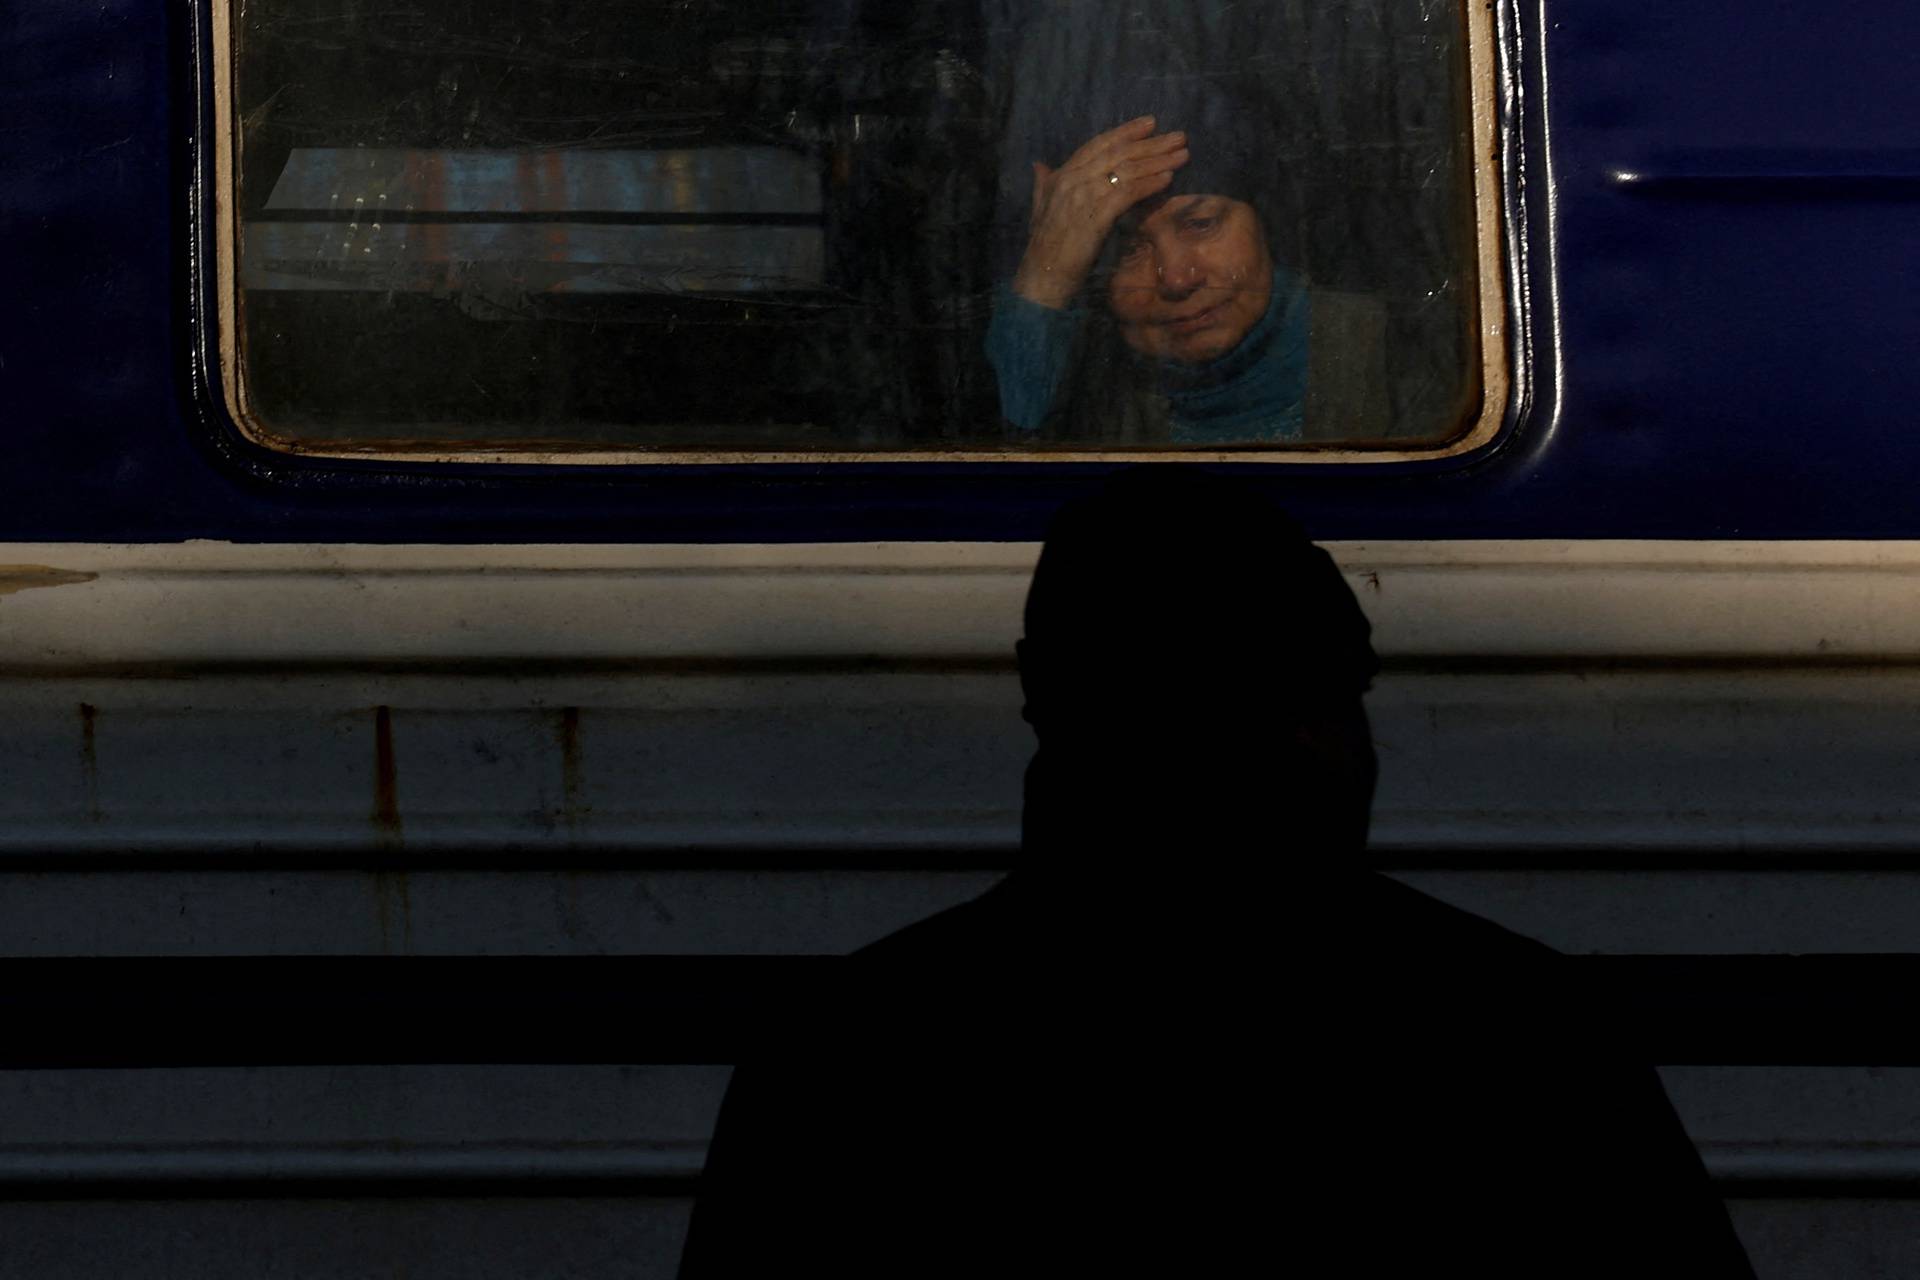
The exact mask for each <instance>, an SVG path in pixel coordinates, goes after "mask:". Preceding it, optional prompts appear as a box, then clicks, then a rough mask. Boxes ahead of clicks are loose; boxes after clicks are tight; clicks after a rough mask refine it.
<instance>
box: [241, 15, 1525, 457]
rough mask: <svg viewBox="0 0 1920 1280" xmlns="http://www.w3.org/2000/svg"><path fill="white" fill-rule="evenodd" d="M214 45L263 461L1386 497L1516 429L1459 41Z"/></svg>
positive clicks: (787, 20)
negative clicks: (1138, 123)
mask: <svg viewBox="0 0 1920 1280" xmlns="http://www.w3.org/2000/svg"><path fill="white" fill-rule="evenodd" d="M216 18H217V19H218V21H217V22H216V37H215V38H216V41H217V52H218V55H219V57H218V65H217V76H216V81H217V84H216V104H217V106H218V108H219V109H220V110H221V111H222V112H223V113H224V115H223V119H224V121H225V123H226V125H227V127H228V131H227V133H226V135H225V136H224V138H223V140H222V150H221V153H220V164H219V181H220V182H221V183H222V184H223V188H224V194H225V196H226V198H225V199H224V200H223V201H222V202H221V212H222V215H223V219H222V226H221V228H220V238H221V254H220V257H221V273H222V275H221V278H222V308H223V316H222V321H223V323H222V334H221V342H222V364H223V370H224V373H225V377H226V387H227V391H228V395H229V399H230V401H231V403H232V406H233V408H234V410H235V415H236V418H237V419H238V420H239V421H240V422H241V423H242V425H243V427H244V428H245V429H246V430H247V431H248V432H249V433H250V434H252V435H253V436H254V437H255V438H256V439H258V440H260V441H262V442H264V443H267V444H270V445H273V446H276V447H280V448H285V449H291V450H295V451H299V452H302V453H310V454H322V455H349V456H365V455H374V456H397V457H412V458H423V459H426V458H449V457H472V458H476V459H506V460H515V459H519V460H527V459H532V460H551V461H620V460H629V459H633V458H635V457H641V458H664V459H687V460H710V459H713V458H716V457H718V458H731V457H774V458H780V457H787V456H796V455H797V456H806V457H840V456H845V457H862V458H864V457H888V456H908V457H929V456H955V457H979V458H989V459H990V458H995V457H1005V456H1007V455H1008V454H1009V453H1013V454H1021V455H1034V456H1039V457H1054V458H1063V459H1064V458H1074V457H1085V456H1088V455H1090V454H1091V455H1101V456H1109V455H1115V454H1119V455H1125V456H1154V455H1168V456H1180V457H1194V458H1200V457H1217V456H1219V455H1221V454H1222V453H1228V454H1232V455H1234V456H1244V457H1271V458H1278V459H1301V458H1353V457H1405V456H1408V455H1432V454H1435V453H1445V452H1457V451H1459V450H1461V449H1464V448H1469V447H1472V446H1473V445H1474V444H1477V443H1479V442H1480V441H1482V440H1484V439H1485V438H1486V437H1487V436H1488V435H1490V434H1491V432H1492V431H1493V430H1494V429H1495V427H1496V426H1497V420H1498V418H1499V415H1500V412H1501V410H1502V408H1503V404H1504V400H1505V388H1506V364H1505V361H1506V351H1505V348H1506V342H1505V339H1504V337H1503V334H1504V325H1503V324H1502V318H1503V312H1504V302H1503V294H1502V289H1501V280H1500V259H1499V235H1498V231H1497V225H1498V201H1497V194H1496V192H1497V175H1496V173H1495V172H1494V161H1493V156H1494V152H1495V145H1494V121H1493V118H1492V105H1491V103H1492V98H1493V94H1492V83H1493V74H1494V72H1493V37H1492V31H1491V22H1492V18H1491V16H1490V14H1489V13H1488V12H1487V8H1486V6H1483V5H1480V4H1470V5H1462V4H1459V3H1453V2H1450V0H1273V2H1271V3H1268V4H1263V5H1248V4H1244V3H1235V2H1232V0H1187V2H1185V3H1182V2H1179V0H1127V2H1124V3H1106V2H1096V0H1053V2H1052V3H1049V4H1044V5H1043V4H1033V3H1030V2H1029V0H924V2H921V3H915V2H914V0H702V3H699V4H691V5H690V4H684V3H678V2H674V0H643V2H636V0H544V2H543V3H540V4H527V3H524V2H523V0H411V2H410V3H406V4H394V3H392V2H391V0H216ZM1142 113H1151V114H1152V115H1153V116H1154V123H1153V124H1152V125H1151V126H1143V127H1142V133H1141V136H1142V137H1146V138H1149V139H1157V138H1160V137H1162V136H1163V135H1165V134H1166V133H1167V132H1169V131H1172V130H1184V131H1185V133H1186V135H1187V141H1186V150H1187V153H1188V156H1189V158H1188V160H1187V161H1186V163H1185V164H1183V165H1180V166H1179V168H1178V169H1177V170H1175V171H1173V178H1172V186H1171V188H1170V189H1169V191H1168V192H1167V193H1166V194H1165V195H1163V196H1160V197H1157V198H1152V199H1148V200H1144V201H1141V202H1139V203H1135V204H1131V205H1127V206H1124V207H1123V208H1122V210H1121V212H1119V213H1118V214H1117V215H1115V214H1114V211H1113V209H1112V207H1111V206H1110V205H1103V206H1102V207H1101V208H1102V211H1101V212H1100V213H1099V214H1097V215H1090V216H1095V218H1096V221H1095V226H1096V227H1097V228H1098V233H1097V234H1093V235H1092V240H1091V241H1090V243H1092V244H1093V245H1094V246H1095V249H1094V258H1093V260H1092V262H1091V264H1090V265H1087V266H1086V267H1085V269H1084V271H1083V272H1081V273H1080V274H1073V273H1069V275H1068V277H1067V279H1068V280H1069V283H1070V284H1071V287H1072V290H1073V291H1072V293H1071V296H1070V297H1067V298H1064V299H1053V300H1051V301H1048V302H1046V303H1041V302H1036V301H1034V300H1033V299H1032V298H1031V297H1028V296H1025V294H1024V293H1023V292H1022V291H1021V290H1020V289H1016V287H1015V283H1016V281H1017V280H1018V281H1024V280H1026V279H1028V275H1030V274H1031V273H1030V272H1029V273H1028V274H1023V268H1028V267H1031V266H1032V264H1033V263H1034V262H1035V261H1037V260H1036V259H1035V258H1033V257H1032V256H1031V255H1032V254H1034V253H1035V252H1036V249H1035V247H1034V245H1035V241H1034V239H1033V229H1034V219H1035V216H1036V208H1035V198H1034V197H1035V183H1036V181H1038V180H1040V178H1039V177H1038V176H1037V175H1039V174H1042V173H1045V172H1046V170H1039V169H1036V162H1038V163H1039V164H1042V165H1045V166H1048V167H1049V168H1050V169H1051V170H1053V171H1055V173H1056V175H1058V176H1053V177H1049V178H1047V179H1046V180H1047V181H1049V182H1051V183H1054V184H1056V185H1055V186H1053V187H1051V188H1049V190H1051V191H1058V190H1061V188H1060V187H1059V186H1058V185H1057V184H1058V183H1060V182H1062V181H1064V175H1065V169H1064V168H1063V166H1066V165H1067V162H1068V161H1069V160H1070V158H1071V157H1072V156H1073V155H1074V153H1075V152H1076V150H1078V149H1079V148H1081V147H1082V146H1083V145H1085V144H1087V143H1088V141H1089V139H1091V138H1093V137H1094V136H1095V135H1097V134H1100V133H1102V132H1104V131H1106V130H1110V129H1112V128H1114V127H1115V126H1118V125H1121V124H1122V123H1123V122H1124V121H1127V120H1129V119H1133V118H1135V117H1137V116H1138V115H1140V114H1142ZM1107 145H1112V144H1107ZM1128 145H1132V141H1131V139H1129V140H1128ZM1103 154H1104V153H1103ZM1128 154H1129V155H1131V154H1132V153H1131V152H1130V153H1128ZM1106 163H1107V162H1106V161H1101V162H1100V163H1099V164H1098V165H1096V166H1095V168H1094V169H1093V170H1091V172H1092V174H1093V180H1094V181H1096V182H1100V183H1105V184H1107V185H1109V186H1111V187H1113V188H1114V190H1115V192H1116V193H1117V192H1118V191H1119V182H1118V181H1117V179H1118V177H1119V174H1118V172H1117V169H1119V168H1124V167H1126V166H1125V165H1123V164H1122V163H1121V162H1120V161H1118V160H1115V161H1113V164H1114V165H1115V166H1116V167H1115V168H1114V169H1105V168H1104V166H1105V164H1106ZM1128 163H1132V162H1131V161H1128ZM1162 163H1163V164H1165V163H1170V162H1166V161H1163V162H1162ZM1079 168H1080V170H1081V173H1080V175H1079V178H1078V179H1076V180H1077V181H1080V182H1082V185H1083V187H1084V185H1085V182H1086V181H1087V180H1088V179H1087V174H1088V172H1089V170H1088V166H1087V164H1085V163H1082V164H1081V165H1080V166H1079ZM1235 219H1238V220H1239V221H1237V222H1236V221H1235ZM1055 225H1056V226H1057V225H1058V224H1057V222H1056V224H1055ZM1109 225H1111V230H1108V227H1109ZM1223 226H1225V227H1227V228H1228V230H1221V229H1220V228H1221V227H1223ZM1235 227H1237V228H1238V229H1237V230H1232V228H1235ZM1222 236H1226V237H1227V239H1226V240H1223V239H1221V238H1220V237H1222ZM1234 236H1237V237H1238V238H1237V239H1233V237H1234ZM1053 261H1054V260H1053V259H1048V262H1049V263H1050V264H1051V263H1052V262H1053ZM1047 270H1048V271H1052V270H1053V267H1052V266H1051V265H1049V266H1048V267H1047ZM1048 278H1049V279H1055V278H1057V277H1048ZM1123 282H1128V283H1126V284H1125V287H1123ZM1196 334H1198V335H1200V337H1197V338H1196V337H1195V335H1196Z"/></svg>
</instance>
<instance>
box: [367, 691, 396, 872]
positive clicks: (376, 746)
mask: <svg viewBox="0 0 1920 1280" xmlns="http://www.w3.org/2000/svg"><path fill="white" fill-rule="evenodd" d="M373 826H374V830H375V832H376V833H377V834H378V836H379V838H380V843H381V844H383V845H389V844H390V845H397V844H399V843H400V836H401V830H400V780H399V776H398V774H397V772H396V769H395V765H394V758H393V708H391V707H384V706H382V707H375V708H374V709H373Z"/></svg>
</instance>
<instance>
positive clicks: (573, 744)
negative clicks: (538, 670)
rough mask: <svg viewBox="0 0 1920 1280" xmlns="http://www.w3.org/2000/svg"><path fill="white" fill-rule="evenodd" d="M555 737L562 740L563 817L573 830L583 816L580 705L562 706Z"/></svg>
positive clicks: (561, 792)
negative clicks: (581, 799) (581, 800)
mask: <svg viewBox="0 0 1920 1280" xmlns="http://www.w3.org/2000/svg"><path fill="white" fill-rule="evenodd" d="M554 736H555V737H557V738H558V739H559V741H560V820H561V821H562V822H563V823H565V824H566V827H567V829H568V830H569V831H571V830H573V829H574V828H575V827H576V826H578V825H579V822H580V818H581V816H582V806H581V803H580V798H581V776H580V708H578V707H562V708H560V714H559V716H558V717H557V719H556V721H555V724H554Z"/></svg>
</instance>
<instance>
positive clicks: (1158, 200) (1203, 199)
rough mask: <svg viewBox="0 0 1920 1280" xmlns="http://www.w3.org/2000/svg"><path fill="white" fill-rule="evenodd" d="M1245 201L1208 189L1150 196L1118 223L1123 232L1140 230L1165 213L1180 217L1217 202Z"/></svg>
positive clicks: (1159, 218)
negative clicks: (1182, 193)
mask: <svg viewBox="0 0 1920 1280" xmlns="http://www.w3.org/2000/svg"><path fill="white" fill-rule="evenodd" d="M1243 203H1245V202H1244V201H1241V200H1235V199H1234V198H1233V197H1232V196H1223V195H1218V194H1215V193H1213V192H1208V191H1197V192H1193V193H1190V194H1186V195H1158V196H1149V197H1147V198H1146V199H1145V200H1142V201H1141V202H1140V203H1139V204H1136V205H1134V206H1133V208H1131V209H1129V210H1127V212H1126V213H1125V214H1123V215H1122V216H1121V218H1120V220H1119V222H1118V223H1117V224H1116V225H1117V226H1118V227H1119V229H1120V231H1121V232H1123V233H1125V232H1132V231H1138V230H1139V229H1140V228H1142V227H1144V226H1146V225H1147V224H1148V223H1149V222H1156V221H1161V220H1163V219H1162V217H1161V215H1163V214H1164V215H1165V216H1166V218H1169V219H1171V218H1179V217H1181V216H1183V215H1185V214H1190V213H1201V212H1204V211H1206V210H1207V209H1209V208H1210V207H1211V206H1213V205H1215V204H1223V205H1236V204H1243Z"/></svg>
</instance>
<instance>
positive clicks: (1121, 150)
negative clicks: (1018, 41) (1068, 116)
mask: <svg viewBox="0 0 1920 1280" xmlns="http://www.w3.org/2000/svg"><path fill="white" fill-rule="evenodd" d="M1186 162H1187V135H1186V134H1184V133H1180V132H1174V133H1160V134H1156V133H1155V132H1154V131H1153V117H1152V116H1141V117H1140V118H1139V119H1137V120H1129V121H1127V123H1125V124H1123V125H1121V126H1120V127H1119V128H1117V129H1109V130H1107V131H1106V132H1105V133H1102V134H1096V135H1095V136H1094V137H1092V138H1090V139H1088V140H1087V142H1086V144H1085V145H1083V146H1082V147H1081V148H1080V149H1079V150H1078V151H1076V152H1074V153H1073V154H1072V155H1071V156H1069V157H1068V158H1067V162H1066V163H1065V164H1063V165H1061V166H1060V167H1059V168H1058V169H1050V168H1048V167H1047V166H1046V165H1044V164H1042V163H1040V162H1039V161H1035V162H1034V165H1033V220H1032V223H1031V224H1030V229H1029V231H1028V234H1027V251H1026V253H1025V254H1024V255H1023V256H1022V257H1021V259H1020V268H1019V270H1018V271H1016V272H1014V275H1013V291H1014V292H1015V293H1017V294H1019V295H1020V296H1021V297H1023V298H1026V299H1027V300H1028V301H1030V302H1037V303H1039V304H1040V305H1041V306H1043V307H1052V308H1054V309H1055V310H1059V309H1061V308H1063V307H1065V306H1066V305H1067V304H1068V303H1069V302H1071V301H1073V296H1074V295H1075V294H1076V293H1078V292H1080V286H1081V285H1082V284H1084V283H1085V282H1086V278H1087V273H1088V272H1089V271H1091V270H1093V263H1094V260H1095V259H1096V258H1098V257H1099V256H1100V246H1101V245H1102V244H1104V243H1105V242H1106V239H1107V235H1108V233H1109V232H1111V231H1112V230H1113V224H1114V223H1115V222H1116V221H1118V220H1119V218H1120V215H1121V214H1123V213H1125V212H1126V211H1127V210H1128V209H1131V208H1132V207H1133V206H1134V205H1135V204H1137V203H1138V202H1140V201H1141V200H1144V199H1146V198H1147V197H1148V196H1151V195H1155V194H1157V193H1159V192H1161V191H1165V190H1166V189H1167V186H1168V184H1170V183H1171V182H1172V181H1173V172H1174V170H1176V169H1178V168H1179V167H1180V166H1181V165H1183V164H1185V163H1186Z"/></svg>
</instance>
